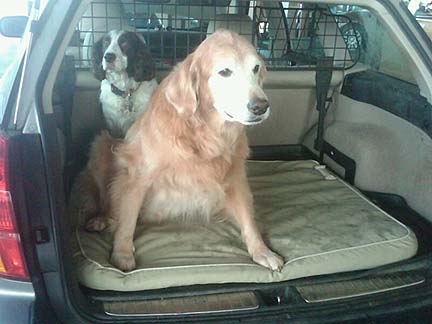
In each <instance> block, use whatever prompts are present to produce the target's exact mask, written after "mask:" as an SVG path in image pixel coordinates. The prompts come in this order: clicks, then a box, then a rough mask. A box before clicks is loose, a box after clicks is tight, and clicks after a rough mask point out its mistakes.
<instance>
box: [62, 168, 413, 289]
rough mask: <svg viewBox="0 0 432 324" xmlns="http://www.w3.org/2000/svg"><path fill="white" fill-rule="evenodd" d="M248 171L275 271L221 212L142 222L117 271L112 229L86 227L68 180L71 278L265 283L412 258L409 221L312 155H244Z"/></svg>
mask: <svg viewBox="0 0 432 324" xmlns="http://www.w3.org/2000/svg"><path fill="white" fill-rule="evenodd" d="M248 176H249V182H250V186H251V189H252V192H253V195H254V203H255V210H256V220H257V223H258V226H259V227H260V229H261V232H262V233H263V236H264V239H265V240H266V242H267V243H268V245H269V246H270V247H271V248H272V249H273V250H274V251H275V252H277V253H279V254H280V255H281V256H283V258H284V260H285V265H284V267H283V269H282V271H281V272H272V271H270V270H268V269H266V268H264V267H262V266H259V265H257V264H255V263H254V262H253V261H252V260H251V259H250V257H249V255H248V253H247V250H246V247H245V245H244V244H243V242H242V240H241V236H240V232H239V230H238V228H237V226H236V225H235V224H233V223H232V222H230V221H228V220H226V219H224V217H223V215H218V217H215V218H214V219H213V220H212V221H211V222H210V223H209V224H179V223H166V224H139V225H138V226H137V229H136V233H135V238H134V245H135V258H136V261H137V268H136V269H135V270H133V271H131V272H122V271H120V270H119V269H116V268H114V267H113V266H112V265H111V264H110V263H109V257H110V252H111V248H112V237H111V235H110V234H109V233H107V232H102V233H89V232H86V231H85V230H84V229H83V222H84V219H83V218H84V216H83V215H82V213H80V207H81V205H82V199H83V197H80V194H79V190H77V188H78V186H75V187H74V190H73V192H72V195H71V200H70V211H71V213H70V215H71V216H72V217H73V219H74V220H76V226H75V229H76V231H75V236H74V237H75V238H76V241H75V242H74V245H73V246H74V250H75V254H74V261H75V263H76V266H77V273H78V280H79V281H80V283H81V284H82V285H84V286H86V287H88V288H91V289H97V290H112V291H139V290H148V289H159V288H166V287H178V286H188V285H196V284H220V283H269V282H280V281H285V280H290V279H295V278H302V277H308V276H315V275H321V274H330V273H338V272H345V271H354V270H362V269H370V268H374V267H377V266H381V265H385V264H389V263H393V262H397V261H401V260H404V259H407V258H410V257H412V256H414V255H415V254H416V251H417V239H416V236H415V234H414V233H413V232H412V231H411V230H410V229H409V228H408V227H407V226H405V225H403V224H402V223H400V222H399V221H397V220H395V219H394V218H393V217H391V216H390V215H388V214H387V213H386V212H384V211H383V210H381V209H380V208H378V207H377V206H375V205H374V204H373V203H372V202H370V201H369V200H368V199H367V198H365V197H364V196H363V195H362V194H361V193H359V192H358V191H357V190H356V189H354V188H353V187H351V186H349V185H348V184H346V183H345V182H344V181H342V180H341V179H339V178H337V177H336V176H333V175H332V174H331V173H329V172H328V171H327V169H325V168H324V167H323V166H319V164H318V163H317V162H316V161H313V160H303V161H249V162H248Z"/></svg>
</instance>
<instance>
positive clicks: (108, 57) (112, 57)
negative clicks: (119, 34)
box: [104, 53, 116, 63]
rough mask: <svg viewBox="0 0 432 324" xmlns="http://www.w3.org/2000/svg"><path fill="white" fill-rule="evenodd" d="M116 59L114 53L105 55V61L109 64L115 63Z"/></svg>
mask: <svg viewBox="0 0 432 324" xmlns="http://www.w3.org/2000/svg"><path fill="white" fill-rule="evenodd" d="M115 58H116V56H115V54H114V53H105V55H104V59H105V61H107V62H108V63H112V62H114V60H115Z"/></svg>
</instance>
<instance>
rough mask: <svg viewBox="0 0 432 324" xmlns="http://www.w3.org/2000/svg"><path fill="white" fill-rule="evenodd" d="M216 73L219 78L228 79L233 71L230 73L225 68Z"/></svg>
mask: <svg viewBox="0 0 432 324" xmlns="http://www.w3.org/2000/svg"><path fill="white" fill-rule="evenodd" d="M218 73H219V74H220V75H221V76H223V77H224V78H228V77H230V76H231V75H232V73H233V71H231V70H230V69H228V68H226V69H223V70H220V71H219V72H218Z"/></svg>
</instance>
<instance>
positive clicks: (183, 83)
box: [165, 53, 199, 118]
mask: <svg viewBox="0 0 432 324" xmlns="http://www.w3.org/2000/svg"><path fill="white" fill-rule="evenodd" d="M193 55H194V54H193V53H192V54H189V56H188V57H187V58H186V59H185V60H184V61H183V62H181V63H180V64H178V65H177V66H176V67H175V69H174V71H173V73H172V74H171V75H170V76H169V79H167V83H166V86H165V97H166V99H167V100H168V102H169V103H170V104H171V105H172V106H173V107H174V108H175V109H176V111H177V113H178V114H179V115H181V116H183V117H185V118H189V117H191V116H192V115H193V114H194V113H195V111H196V109H197V107H198V104H199V102H198V82H199V80H198V75H199V73H198V71H197V68H196V64H194V61H193Z"/></svg>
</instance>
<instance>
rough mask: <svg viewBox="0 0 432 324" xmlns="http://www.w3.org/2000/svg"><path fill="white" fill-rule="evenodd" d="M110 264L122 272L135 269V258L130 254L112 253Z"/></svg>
mask: <svg viewBox="0 0 432 324" xmlns="http://www.w3.org/2000/svg"><path fill="white" fill-rule="evenodd" d="M110 262H111V264H112V265H113V266H115V267H116V268H118V269H120V270H122V271H131V270H133V269H135V258H134V256H133V254H132V253H120V252H113V253H112V254H111V260H110Z"/></svg>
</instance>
